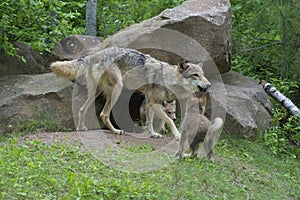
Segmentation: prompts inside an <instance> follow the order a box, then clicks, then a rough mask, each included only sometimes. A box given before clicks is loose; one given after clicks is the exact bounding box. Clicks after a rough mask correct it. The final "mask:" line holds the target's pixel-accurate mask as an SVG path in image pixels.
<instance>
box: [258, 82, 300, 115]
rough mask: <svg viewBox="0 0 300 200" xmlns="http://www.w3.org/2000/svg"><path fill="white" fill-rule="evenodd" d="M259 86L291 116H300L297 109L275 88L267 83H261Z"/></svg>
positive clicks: (299, 111)
mask: <svg viewBox="0 0 300 200" xmlns="http://www.w3.org/2000/svg"><path fill="white" fill-rule="evenodd" d="M261 85H262V86H263V88H264V90H265V91H266V92H267V93H268V94H269V95H270V96H271V97H273V98H274V99H275V100H276V101H278V102H279V103H280V104H281V105H283V106H284V107H285V108H286V109H287V110H288V111H289V112H290V113H291V114H293V115H300V110H299V108H298V107H297V106H296V105H295V104H294V103H293V102H292V101H291V100H290V99H289V98H287V97H286V96H284V95H283V94H282V93H281V92H279V91H278V90H277V89H276V88H275V87H273V86H272V85H271V83H267V82H266V81H262V82H261Z"/></svg>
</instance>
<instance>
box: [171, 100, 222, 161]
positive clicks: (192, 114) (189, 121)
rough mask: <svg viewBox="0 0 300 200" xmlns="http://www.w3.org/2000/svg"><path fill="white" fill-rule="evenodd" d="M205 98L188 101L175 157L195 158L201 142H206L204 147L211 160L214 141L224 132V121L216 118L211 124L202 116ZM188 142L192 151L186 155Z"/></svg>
mask: <svg viewBox="0 0 300 200" xmlns="http://www.w3.org/2000/svg"><path fill="white" fill-rule="evenodd" d="M203 98H205V96H202V97H200V98H199V97H197V96H192V97H190V98H189V99H188V100H187V106H186V113H185V117H184V120H183V125H182V128H183V131H182V135H181V138H180V141H179V145H178V150H177V152H176V153H175V156H178V157H189V158H195V157H196V156H197V152H198V149H199V144H200V142H204V144H203V147H204V150H205V152H206V153H207V157H208V158H211V156H212V153H213V144H214V140H215V138H216V136H218V135H219V134H220V131H221V130H222V127H223V120H222V119H221V118H216V119H215V120H214V122H213V123H212V124H211V122H210V121H209V120H208V119H207V118H206V117H205V116H204V115H203V114H201V112H202V111H201V107H203ZM205 99H206V98H205ZM199 107H200V109H199ZM186 140H187V142H188V146H189V148H190V150H191V153H190V154H184V146H185V143H186Z"/></svg>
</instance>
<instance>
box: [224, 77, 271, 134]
mask: <svg viewBox="0 0 300 200" xmlns="http://www.w3.org/2000/svg"><path fill="white" fill-rule="evenodd" d="M222 78H223V81H224V85H225V91H226V107H225V108H226V121H225V125H224V129H225V131H226V132H228V133H233V134H239V135H244V136H250V134H251V133H252V132H253V131H256V130H265V129H266V128H267V127H268V126H269V122H270V120H271V115H270V111H271V109H272V104H271V102H270V100H269V99H268V96H267V94H266V93H265V91H264V90H263V89H262V87H261V86H260V85H259V83H258V81H255V80H253V79H251V78H247V77H244V76H242V75H240V74H239V73H237V72H234V71H230V72H228V73H225V74H223V75H222ZM223 106H224V105H223Z"/></svg>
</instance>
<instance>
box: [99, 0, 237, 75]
mask: <svg viewBox="0 0 300 200" xmlns="http://www.w3.org/2000/svg"><path fill="white" fill-rule="evenodd" d="M109 46H119V47H130V48H134V49H138V50H140V51H142V52H144V53H148V54H150V55H152V56H153V57H155V58H157V59H159V60H163V61H166V62H169V63H172V64H174V63H177V62H178V60H180V59H182V58H183V59H187V60H189V61H191V62H194V63H199V62H205V61H208V62H209V61H210V60H211V58H212V59H213V61H214V63H215V64H216V65H217V67H218V69H219V71H220V72H221V73H224V72H227V71H229V70H230V61H231V10H230V3H229V1H228V0H212V1H201V0H191V1H185V2H184V3H183V4H182V5H181V6H178V7H175V8H173V9H167V10H165V11H163V12H162V13H161V14H160V15H158V16H156V17H154V18H152V19H149V20H146V21H143V22H141V23H139V24H135V25H132V26H129V27H127V28H125V29H123V30H121V31H119V32H118V33H117V34H115V35H113V36H111V37H109V38H107V39H106V40H104V41H103V43H102V44H101V47H102V49H103V48H106V47H109ZM206 51H207V52H206ZM205 67H209V65H205Z"/></svg>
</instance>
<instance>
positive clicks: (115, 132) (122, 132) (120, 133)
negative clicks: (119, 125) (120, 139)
mask: <svg viewBox="0 0 300 200" xmlns="http://www.w3.org/2000/svg"><path fill="white" fill-rule="evenodd" d="M113 133H114V134H117V135H122V134H124V130H116V131H114V132H113Z"/></svg>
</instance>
